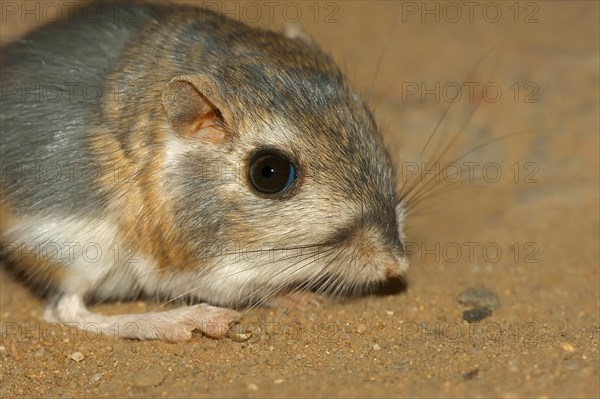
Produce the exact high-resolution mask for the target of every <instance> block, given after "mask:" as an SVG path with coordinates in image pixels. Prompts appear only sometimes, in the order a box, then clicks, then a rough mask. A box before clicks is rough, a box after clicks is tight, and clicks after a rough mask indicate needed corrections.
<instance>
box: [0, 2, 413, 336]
mask: <svg viewBox="0 0 600 399" xmlns="http://www.w3.org/2000/svg"><path fill="white" fill-rule="evenodd" d="M101 10H102V11H103V12H102V13H101V14H102V18H101V19H100V21H96V22H95V23H93V24H90V23H86V22H85V21H84V20H78V21H74V22H64V23H61V24H54V25H50V26H47V27H42V28H41V29H40V30H38V31H35V32H33V33H32V34H30V35H29V36H28V37H26V38H25V39H24V40H22V41H20V42H17V43H14V44H12V45H10V46H9V47H7V48H5V49H3V54H2V58H3V63H2V68H1V79H2V84H3V89H4V91H3V98H2V111H1V119H0V122H1V129H2V132H1V133H2V134H1V141H0V157H1V163H2V180H1V181H0V185H1V190H2V191H1V198H0V200H1V202H0V204H1V209H0V211H1V216H2V220H1V223H0V229H1V230H0V234H1V235H0V239H1V241H2V244H3V247H4V255H5V256H6V258H7V260H8V261H10V262H11V263H12V264H14V265H15V267H16V268H17V269H19V270H21V271H22V272H24V273H25V274H26V276H27V277H28V278H29V279H32V280H35V281H36V282H38V283H39V285H41V286H43V287H46V288H48V289H49V291H50V293H51V295H53V298H55V299H54V300H53V301H52V303H51V305H50V306H49V310H48V311H47V314H46V316H47V317H48V318H50V319H56V320H60V321H69V320H66V319H69V318H74V319H77V320H80V319H84V317H83V315H85V316H86V317H90V316H89V315H93V314H90V313H89V312H88V313H85V312H87V311H86V310H85V308H84V307H83V305H82V304H83V301H82V299H83V298H84V297H85V298H95V299H101V300H104V299H123V298H129V297H133V296H136V295H139V294H144V295H146V296H160V297H162V298H167V299H174V298H179V297H184V296H185V297H191V298H193V299H194V300H195V301H197V302H200V301H202V302H208V303H211V304H213V305H219V306H228V307H232V306H240V305H244V304H249V303H254V302H263V301H266V300H267V299H269V298H270V297H271V296H274V295H279V294H285V293H286V292H289V291H292V290H295V289H297V288H298V287H303V288H313V289H317V288H318V287H319V286H317V284H320V286H322V287H323V291H324V292H331V293H337V292H339V291H342V290H350V291H352V290H355V289H357V287H359V286H361V285H366V286H368V285H372V284H377V283H378V282H381V281H383V280H385V278H387V277H390V276H397V275H399V274H400V273H401V272H402V271H403V270H404V269H405V267H406V261H405V258H404V254H403V250H402V244H401V239H402V214H403V209H402V207H401V206H397V200H396V187H395V177H394V172H393V168H392V165H391V162H390V158H389V156H388V154H387V152H386V151H385V149H384V148H383V145H382V141H381V138H380V136H379V134H378V132H377V128H376V126H375V122H374V121H373V118H372V117H371V114H370V112H369V111H368V109H367V108H366V106H365V105H364V104H363V103H362V101H360V100H359V99H358V97H357V96H356V95H355V94H354V92H353V91H352V90H351V89H350V88H349V87H348V85H347V84H346V83H345V81H344V79H343V76H342V74H341V72H340V71H339V69H338V68H337V66H336V65H335V64H334V62H333V61H332V60H331V58H330V57H329V56H327V55H325V54H324V53H323V52H322V51H321V50H320V49H319V48H318V47H317V46H316V45H315V44H312V43H307V42H306V41H304V40H299V39H292V38H287V37H284V36H283V35H280V34H277V33H273V32H268V31H264V30H259V29H254V28H251V27H248V26H246V25H244V24H241V23H239V22H236V21H232V20H230V19H226V18H224V17H222V16H220V15H217V14H213V13H211V12H208V11H204V10H201V9H198V8H188V7H173V8H167V7H159V6H144V5H139V6H134V7H132V8H129V9H128V10H129V12H133V14H127V18H116V15H117V14H118V13H117V12H115V10H116V8H115V7H114V6H105V7H104V8H102V9H101ZM32 86H33V87H32ZM55 87H61V88H63V89H65V90H66V91H63V92H61V93H60V98H58V99H54V100H52V98H53V97H52V96H55V95H57V94H56V93H58V92H57V91H49V90H50V89H52V88H55ZM98 88H100V89H101V93H102V95H101V96H95V95H94V93H98V91H97V89H98ZM81 89H83V90H87V92H85V91H84V92H81V91H79V90H81ZM44 90H45V92H44ZM52 90H54V89H52ZM90 90H92V92H90ZM260 151H263V152H265V151H266V152H267V153H268V152H269V151H271V152H273V151H276V155H278V156H279V155H280V154H284V155H285V159H289V160H290V165H292V164H293V166H295V168H296V169H294V170H295V171H296V172H295V174H294V175H293V176H292V175H290V181H292V183H290V186H289V188H287V186H286V188H285V189H283V190H282V191H281V192H280V193H277V194H276V195H271V194H264V193H259V192H256V190H253V189H252V187H251V184H254V183H249V181H248V168H249V166H248V164H249V163H250V162H254V161H252V159H253V158H252V157H255V155H253V154H256V153H257V152H260ZM282 157H283V155H282ZM36 168H37V169H36ZM290 168H292V166H290ZM36 173H37V174H36ZM59 173H60V175H59ZM292 177H293V179H292ZM49 243H52V245H54V247H52V246H50V247H48V244H49ZM23 246H25V251H24V250H23V249H24V247H23ZM41 248H46V249H48V250H51V251H52V252H51V253H52V256H44V255H47V254H48V252H47V251H46V252H45V253H43V251H41V250H40V249H41ZM56 248H58V251H57V250H56ZM300 248H304V250H303V251H301V249H300ZM284 249H286V250H284ZM98 250H99V251H100V258H98V256H97V253H98V252H97V251H98ZM84 251H87V252H89V251H92V255H90V254H89V253H86V252H84ZM65 298H66V299H65ZM73 309H78V310H77V311H75V310H73ZM182 309H188V310H182V311H180V312H179V313H177V314H174V315H173V318H174V319H177V318H178V317H182V318H183V319H185V320H184V321H181V320H180V323H182V324H186V323H188V321H187V320H188V319H189V317H188V316H189V314H188V313H190V310H189V309H195V308H182ZM194 311H195V312H196V313H199V314H200V316H199V317H200V319H202V320H205V321H210V322H216V323H217V324H218V323H223V324H227V323H229V322H230V321H231V319H232V318H233V317H234V316H235V313H234V312H231V311H229V310H228V309H220V308H213V307H208V306H205V307H203V308H201V309H200V310H198V309H196V310H194ZM185 312H188V313H185ZM211 312H212V313H211ZM219 312H220V313H219ZM184 313H185V314H187V315H188V316H183V314H184ZM165 314H166V313H165V312H163V313H161V314H159V313H154V314H153V315H155V317H154V318H152V317H150V316H148V318H149V319H150V320H152V321H151V323H148V325H145V326H142V327H141V328H140V331H141V332H140V333H137V334H134V335H131V336H134V337H137V338H142V339H143V338H165V339H182V337H186V336H187V335H186V334H185V333H183V335H182V334H181V333H171V332H166V331H167V330H168V329H169V328H174V324H173V323H174V322H171V321H169V322H165ZM156 315H160V316H156ZM215 315H216V316H215ZM94 316H97V315H94ZM209 316H210V317H209ZM97 317H99V318H102V317H101V316H97ZM186 317H188V319H186ZM202 317H204V319H203V318H202ZM86 320H88V319H86ZM92 320H96V319H92ZM102 320H104V321H105V320H106V318H103V319H102ZM122 320H126V319H122ZM127 320H129V319H127ZM194 322H195V323H196V324H198V319H196V320H195V321H190V322H189V323H188V325H187V328H188V329H191V328H192V327H193V326H192V324H193V323H194ZM161 323H163V324H165V326H164V328H163V326H162V324H161ZM197 327H198V326H197ZM198 328H201V327H198ZM142 332H143V333H142ZM205 332H207V331H205ZM207 333H209V334H210V332H207ZM211 335H219V334H216V333H215V334H211Z"/></svg>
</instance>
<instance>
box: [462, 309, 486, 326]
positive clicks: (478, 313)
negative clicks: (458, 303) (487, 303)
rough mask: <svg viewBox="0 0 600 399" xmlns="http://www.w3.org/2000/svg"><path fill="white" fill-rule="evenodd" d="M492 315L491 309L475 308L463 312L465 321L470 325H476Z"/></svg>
mask: <svg viewBox="0 0 600 399" xmlns="http://www.w3.org/2000/svg"><path fill="white" fill-rule="evenodd" d="M491 315H492V311H491V309H489V308H473V309H469V310H465V311H464V312H463V320H465V321H468V322H469V323H476V322H478V321H481V320H483V319H485V318H486V317H489V316H491Z"/></svg>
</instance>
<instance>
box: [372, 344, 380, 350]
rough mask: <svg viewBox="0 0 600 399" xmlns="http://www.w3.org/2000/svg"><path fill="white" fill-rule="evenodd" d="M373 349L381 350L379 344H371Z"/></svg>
mask: <svg viewBox="0 0 600 399" xmlns="http://www.w3.org/2000/svg"><path fill="white" fill-rule="evenodd" d="M373 350H374V351H380V350H381V346H379V345H377V344H373Z"/></svg>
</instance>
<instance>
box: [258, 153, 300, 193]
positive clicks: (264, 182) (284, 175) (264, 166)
mask: <svg viewBox="0 0 600 399" xmlns="http://www.w3.org/2000/svg"><path fill="white" fill-rule="evenodd" d="M294 180H296V168H295V167H294V165H293V164H292V162H291V161H290V160H289V159H287V158H286V157H285V156H284V155H282V154H280V153H278V152H275V151H264V152H260V153H258V154H256V155H255V156H254V157H252V159H251V160H250V182H251V183H252V185H253V186H254V188H255V189H256V190H258V191H259V192H261V193H263V194H277V193H279V192H281V191H283V190H285V189H287V188H289V187H290V186H291V185H292V183H293V182H294Z"/></svg>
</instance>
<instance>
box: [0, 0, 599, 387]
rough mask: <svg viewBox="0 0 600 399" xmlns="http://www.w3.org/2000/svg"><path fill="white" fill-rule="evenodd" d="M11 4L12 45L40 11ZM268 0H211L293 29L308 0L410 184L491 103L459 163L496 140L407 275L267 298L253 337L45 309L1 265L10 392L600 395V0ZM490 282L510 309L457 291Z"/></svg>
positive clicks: (431, 218)
mask: <svg viewBox="0 0 600 399" xmlns="http://www.w3.org/2000/svg"><path fill="white" fill-rule="evenodd" d="M7 3H11V2H3V7H5V5H6V4H7ZM54 3H58V4H61V2H54ZM11 4H14V5H16V6H17V10H18V13H17V14H15V15H12V11H11V15H9V13H8V9H4V8H3V11H2V19H3V21H2V22H3V23H2V30H1V33H2V41H3V42H7V41H10V40H13V39H15V38H17V37H19V35H21V34H22V33H23V32H24V31H25V30H26V29H29V27H30V25H31V24H30V23H27V24H21V23H20V22H19V21H20V20H21V19H22V17H23V16H22V14H20V12H22V11H23V10H22V9H20V7H22V5H21V2H12V3H11ZM30 4H31V3H30ZM37 4H41V5H43V4H44V2H41V3H37ZM253 4H254V5H253V6H251V7H254V8H249V7H248V6H247V5H246V4H245V3H228V4H224V3H222V2H214V3H212V7H213V8H214V7H216V6H219V7H220V6H222V7H226V10H228V13H229V14H230V15H235V16H238V17H239V18H240V19H243V20H250V21H251V22H253V23H254V22H256V21H257V20H258V23H257V24H259V25H270V26H275V27H278V26H281V24H282V23H283V22H285V21H290V20H293V19H294V18H295V15H296V14H294V13H293V12H294V10H295V11H298V10H300V12H301V14H302V18H301V20H300V23H301V25H302V26H303V27H304V29H305V30H306V31H307V32H309V33H310V34H311V35H313V36H314V38H315V39H316V40H317V41H318V42H319V43H321V44H322V45H323V47H324V48H325V49H326V50H327V51H329V52H331V53H332V54H333V55H334V57H335V58H336V59H337V60H338V61H339V62H340V64H341V65H343V66H344V69H345V71H346V73H347V76H348V78H349V79H350V81H351V82H352V84H353V85H354V87H356V88H357V90H358V91H359V92H360V93H361V94H362V95H363V96H364V97H365V98H367V99H368V100H369V102H370V103H371V104H372V106H373V108H374V110H375V114H376V117H377V120H378V121H379V123H380V125H381V127H382V130H383V132H384V135H385V138H386V142H387V143H388V145H389V148H390V151H391V152H392V154H393V157H394V159H395V160H396V161H397V163H398V165H399V170H400V171H401V172H402V173H401V174H400V176H399V178H398V179H399V181H400V182H403V181H404V180H407V179H409V180H410V178H413V179H414V178H416V179H421V180H423V179H426V180H428V181H431V180H432V179H433V176H432V175H431V174H428V175H426V176H420V172H423V171H424V170H426V169H428V168H429V169H431V168H435V165H436V164H435V163H431V162H430V163H429V164H427V165H425V167H424V165H423V163H424V162H426V161H431V159H434V157H435V154H440V153H441V152H442V150H443V149H444V148H445V147H446V146H447V145H448V144H449V143H450V142H451V140H452V137H453V136H454V134H455V133H456V132H457V131H459V130H460V127H461V126H462V125H463V124H464V123H465V121H467V120H468V118H469V115H470V114H471V113H472V112H473V111H474V114H473V116H472V118H471V119H470V120H469V122H468V124H467V127H466V129H464V132H463V133H462V135H461V136H460V137H459V139H458V140H457V141H456V143H455V144H454V145H453V146H452V147H451V148H450V150H449V151H448V152H446V153H445V154H444V156H443V160H444V161H448V162H451V161H454V160H457V158H458V157H460V156H461V155H462V154H463V153H465V152H468V151H469V150H471V149H476V148H478V146H480V145H483V144H488V145H486V146H483V147H481V148H478V149H477V150H476V151H474V152H472V153H471V154H469V155H467V156H465V157H464V158H461V159H458V160H457V161H456V162H457V164H458V165H459V166H460V167H461V169H462V172H461V176H460V179H461V180H462V182H455V180H456V179H455V174H456V173H457V170H458V169H456V168H455V169H453V170H452V171H450V169H448V170H449V171H448V172H447V173H442V176H441V177H440V178H438V179H437V181H434V183H435V184H434V185H433V187H435V191H434V192H433V193H432V194H431V195H428V196H426V197H427V198H423V199H422V200H421V201H418V202H417V204H416V205H414V207H413V208H412V209H411V211H410V213H409V219H408V229H407V234H408V239H407V241H408V243H407V244H408V246H409V248H410V249H411V253H412V256H411V269H410V271H409V273H408V276H407V281H408V283H407V285H406V287H404V288H403V289H398V290H395V292H392V293H391V294H383V295H379V296H373V297H368V298H365V299H361V300H357V301H354V302H351V303H346V304H326V305H325V306H323V307H322V308H312V309H308V310H305V311H297V310H294V311H291V312H289V313H284V312H283V311H280V310H277V309H258V310H253V311H252V312H250V313H248V314H247V315H245V316H244V317H243V319H242V320H241V324H242V325H243V326H245V327H246V328H247V329H248V330H249V331H251V332H252V336H251V337H250V339H248V340H247V341H245V342H236V341H234V340H232V339H230V338H225V339H221V340H213V339H209V338H206V337H203V336H200V335H198V336H195V337H194V338H193V339H192V340H191V341H190V342H186V343H180V344H169V343H161V342H124V341H116V340H114V339H112V338H111V337H105V336H95V335H93V334H82V333H80V332H78V331H75V330H73V329H69V328H67V327H59V326H56V325H49V324H46V323H44V322H42V319H41V312H42V309H43V303H42V302H41V301H40V300H39V299H37V298H36V297H35V296H34V295H32V294H31V293H30V292H29V291H28V290H27V289H26V288H25V287H24V286H23V284H22V283H21V282H18V281H15V280H14V278H13V277H12V276H10V275H9V274H8V273H6V271H4V270H3V271H2V273H1V277H2V279H1V287H0V288H1V302H0V305H1V312H0V321H1V322H2V336H1V346H0V359H1V362H0V364H1V378H2V380H1V384H0V397H2V398H15V397H65V398H70V397H265V396H267V397H283V396H302V397H305V396H320V397H330V396H338V397H401V396H407V397H414V396H437V397H440V396H441V397H463V396H469V397H558V396H564V397H567V396H568V397H598V396H599V395H600V386H599V381H600V379H599V376H598V374H599V354H598V342H599V338H600V336H599V334H600V320H599V319H600V316H599V314H600V304H599V291H600V289H599V281H600V278H599V261H598V259H599V242H600V240H599V238H600V237H599V212H598V211H599V205H598V204H599V163H598V157H599V141H598V139H599V131H600V126H599V101H598V94H599V68H600V64H599V60H600V58H599V37H600V34H599V27H598V16H599V7H598V3H597V2H569V4H567V2H561V1H557V2H539V3H518V4H517V6H516V7H515V5H514V3H512V2H495V3H490V4H491V5H490V4H487V3H479V2H477V3H476V5H475V6H473V7H474V9H472V13H471V14H470V13H469V7H470V6H467V5H465V4H463V3H461V2H458V3H453V4H454V5H451V6H447V4H446V3H437V2H429V3H427V4H426V5H423V3H421V2H404V3H399V2H383V3H376V4H366V3H362V2H342V3H317V4H316V6H315V5H314V4H313V3H312V2H310V3H309V2H307V3H292V6H290V5H287V6H286V4H287V3H278V2H276V3H275V6H274V7H275V8H274V11H273V14H272V15H273V17H274V18H273V20H272V21H270V20H269V19H270V18H269V17H270V15H269V13H268V10H269V8H268V7H270V6H269V5H267V4H265V3H261V2H257V3H253ZM256 5H258V8H256ZM286 7H287V8H286ZM290 7H293V8H290ZM457 7H458V8H457ZM426 8H427V9H426ZM256 9H258V10H259V12H260V14H256V13H255V11H254V10H256ZM284 10H285V12H284ZM427 10H433V11H431V13H427ZM457 10H458V11H460V14H457ZM498 10H500V12H501V15H500V16H499V17H498V15H499V14H498V13H497V11H498ZM50 11H51V10H47V12H48V13H49V12H50ZM38 12H39V15H41V16H42V18H41V21H43V20H44V18H43V17H44V14H43V10H42V9H41V8H40V9H39V11H38ZM47 15H50V14H47ZM257 15H258V17H257ZM23 18H25V20H26V21H29V22H31V21H30V20H28V19H27V18H28V17H23ZM29 18H30V17H29ZM436 19H437V21H436ZM486 54H487V56H486ZM480 60H482V61H481V62H479V61H480ZM378 65H379V66H378ZM471 70H473V72H472V73H471V74H470V71H471ZM465 81H466V82H467V83H464V82H465ZM457 87H458V88H460V89H461V90H460V94H461V98H460V100H459V101H457V102H456V103H455V104H454V105H452V107H451V108H450V110H449V112H448V113H447V115H446V117H445V118H444V120H443V123H442V124H441V126H440V128H439V129H438V133H437V134H436V135H435V136H434V138H433V139H432V141H431V143H430V144H429V145H428V146H427V148H426V149H425V151H424V152H423V154H422V149H423V146H424V145H425V142H426V141H427V138H428V137H429V135H430V133H431V132H432V130H433V129H434V127H435V126H436V124H437V123H438V121H439V120H440V118H441V116H442V115H443V113H444V112H445V110H446V109H447V107H448V105H449V104H450V102H451V101H453V99H454V98H455V96H456V94H457V93H459V91H457V89H456V88H457ZM469 88H472V89H473V90H472V94H473V96H470V93H471V92H470V89H469ZM498 94H500V95H498ZM436 96H437V98H436ZM507 135H513V136H511V137H510V138H507V139H503V140H498V141H494V140H495V139H496V138H500V137H503V136H507ZM415 170H416V171H415ZM471 172H472V173H471ZM409 184H410V183H409ZM442 187H447V191H445V189H442ZM477 287H486V288H487V289H488V290H490V291H491V292H492V293H493V294H495V296H496V297H497V298H498V300H499V303H500V305H499V307H498V306H495V307H494V310H493V311H492V312H490V311H485V310H481V309H476V310H475V311H474V312H471V313H467V314H464V312H465V311H468V310H470V309H471V308H473V307H475V308H477V307H478V306H479V307H481V306H484V305H485V304H477V303H475V304H471V305H465V304H462V303H460V302H459V301H458V298H459V296H460V294H461V292H463V291H464V290H467V289H469V288H477ZM392 291H394V290H392ZM463 295H464V294H463ZM490 296H491V298H492V299H493V298H494V295H492V294H489V293H488V299H489V297H490ZM483 299H485V298H483ZM483 299H480V301H481V300H483ZM154 306H155V304H152V303H144V302H140V303H125V304H103V305H99V306H96V307H95V308H94V310H96V311H98V312H105V313H111V314H116V313H121V312H126V311H144V310H149V309H152V308H153V307H154ZM478 316H479V318H481V317H485V316H487V317H485V318H483V319H482V320H480V321H476V320H474V319H471V320H472V321H471V322H468V321H466V320H465V318H467V319H468V318H469V317H474V318H475V319H477V318H478ZM76 352H80V354H81V355H82V356H78V355H77V354H75V353H76ZM74 354H75V355H74Z"/></svg>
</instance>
